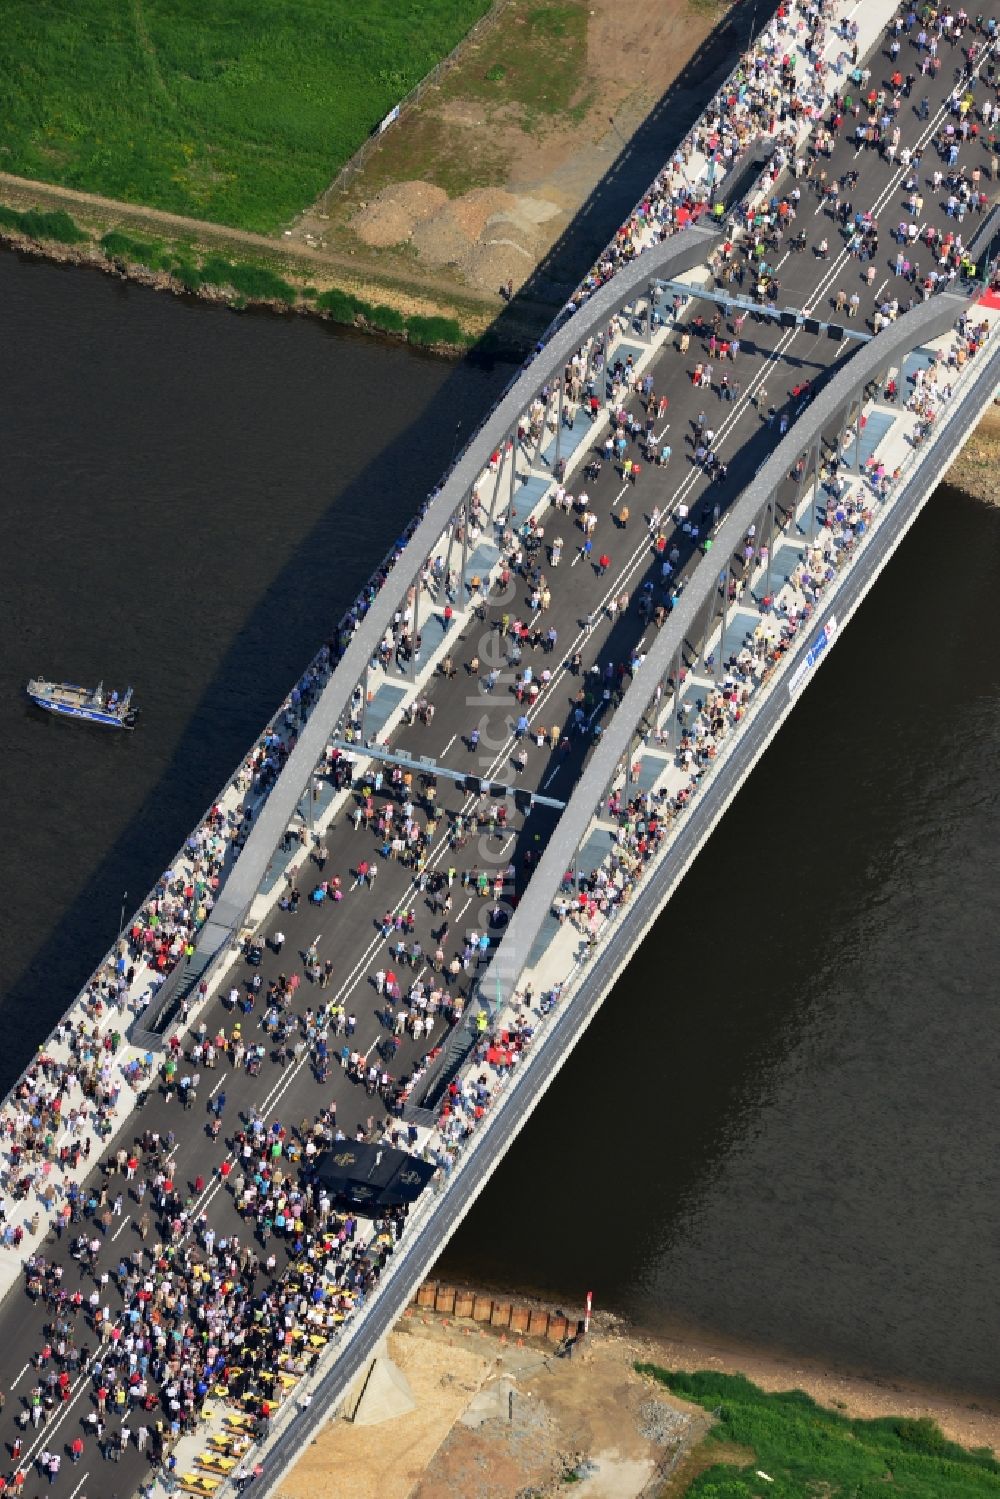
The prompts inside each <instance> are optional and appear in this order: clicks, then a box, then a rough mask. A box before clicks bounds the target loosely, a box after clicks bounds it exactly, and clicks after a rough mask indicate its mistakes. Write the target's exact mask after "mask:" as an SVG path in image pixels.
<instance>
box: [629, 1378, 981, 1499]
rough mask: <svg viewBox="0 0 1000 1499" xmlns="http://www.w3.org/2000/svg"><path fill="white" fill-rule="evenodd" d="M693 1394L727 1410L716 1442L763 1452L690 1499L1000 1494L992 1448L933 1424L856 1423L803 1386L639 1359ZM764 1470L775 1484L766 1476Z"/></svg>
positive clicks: (676, 1388) (705, 1482)
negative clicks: (780, 1390)
mask: <svg viewBox="0 0 1000 1499" xmlns="http://www.w3.org/2000/svg"><path fill="white" fill-rule="evenodd" d="M636 1368H637V1369H638V1370H639V1372H640V1373H641V1374H648V1375H651V1376H652V1378H654V1379H656V1380H658V1381H659V1383H660V1384H663V1385H666V1386H667V1388H668V1389H670V1390H672V1391H673V1393H674V1394H675V1395H678V1396H680V1397H681V1399H683V1400H693V1401H695V1402H696V1403H697V1404H698V1405H701V1406H704V1407H705V1409H706V1410H709V1411H713V1412H717V1413H718V1419H717V1424H716V1425H715V1426H714V1427H713V1428H712V1431H711V1432H710V1434H709V1436H708V1438H707V1443H708V1446H709V1450H710V1448H711V1445H712V1444H713V1443H722V1442H725V1443H733V1444H735V1445H737V1446H739V1447H743V1448H749V1449H750V1450H752V1451H753V1452H754V1453H755V1454H756V1456H755V1458H754V1460H753V1462H751V1463H749V1464H748V1465H747V1466H746V1467H743V1468H739V1467H733V1466H731V1465H728V1464H724V1463H716V1464H714V1465H713V1466H712V1467H710V1468H708V1469H706V1470H705V1471H704V1472H702V1473H700V1474H699V1475H698V1477H697V1478H696V1479H695V1480H694V1482H693V1483H692V1484H691V1487H690V1488H689V1489H688V1499H764V1496H767V1499H980V1496H1000V1463H998V1462H997V1461H996V1459H995V1458H993V1457H992V1455H991V1454H990V1453H988V1452H987V1451H986V1450H985V1449H983V1450H976V1451H972V1452H970V1451H968V1450H967V1449H966V1448H964V1447H959V1446H958V1445H957V1443H955V1442H949V1441H948V1440H947V1439H946V1438H945V1437H944V1436H943V1435H942V1433H941V1432H940V1430H939V1429H938V1427H937V1426H935V1424H934V1422H933V1421H930V1420H927V1419H923V1420H919V1421H916V1420H908V1419H906V1418H904V1417H895V1416H887V1417H884V1418H882V1419H879V1420H876V1421H862V1420H852V1419H851V1418H850V1417H848V1416H842V1415H839V1414H838V1413H837V1412H836V1411H832V1410H827V1409H826V1408H825V1407H823V1406H819V1405H817V1404H816V1402H815V1401H814V1400H811V1399H810V1397H809V1396H808V1395H805V1394H803V1393H802V1391H801V1390H791V1391H789V1392H787V1393H784V1394H779V1395H768V1394H765V1393H764V1391H763V1390H760V1389H758V1388H757V1386H756V1385H754V1384H751V1382H750V1381H749V1380H748V1379H744V1378H743V1376H742V1375H725V1374H715V1373H699V1374H674V1373H670V1372H668V1371H667V1370H665V1369H660V1368H657V1366H656V1365H655V1364H637V1365H636ZM758 1470H760V1471H761V1472H763V1473H766V1474H767V1475H768V1478H770V1479H771V1480H772V1481H771V1482H768V1479H767V1478H761V1477H759V1476H758Z"/></svg>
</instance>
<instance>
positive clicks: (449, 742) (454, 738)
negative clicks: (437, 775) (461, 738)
mask: <svg viewBox="0 0 1000 1499" xmlns="http://www.w3.org/2000/svg"><path fill="white" fill-rule="evenodd" d="M457 738H458V735H457V734H452V736H451V738H450V739H449V740H448V743H447V744H446V745H445V747H444V749H443V750H442V751H441V759H442V760H443V759H444V757H445V755H446V754H447V753H448V751H449V750H450V749H451V747H452V745H453V744H454V743H455V740H456V739H457Z"/></svg>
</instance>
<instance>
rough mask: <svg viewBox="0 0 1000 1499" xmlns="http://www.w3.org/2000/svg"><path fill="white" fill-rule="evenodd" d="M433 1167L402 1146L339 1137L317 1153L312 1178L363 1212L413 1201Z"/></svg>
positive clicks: (334, 1195)
mask: <svg viewBox="0 0 1000 1499" xmlns="http://www.w3.org/2000/svg"><path fill="white" fill-rule="evenodd" d="M436 1169H437V1168H436V1167H435V1166H434V1165H433V1164H432V1163H431V1162H429V1161H421V1160H418V1159H417V1158H416V1157H415V1156H412V1155H407V1154H406V1152H405V1151H404V1150H391V1149H389V1148H388V1147H387V1146H384V1145H366V1144H358V1143H356V1142H355V1141H353V1140H342V1141H341V1142H340V1143H339V1144H337V1145H335V1146H334V1147H333V1149H332V1150H328V1151H326V1152H325V1154H324V1155H322V1156H320V1158H319V1160H318V1161H317V1163H316V1182H317V1185H318V1186H321V1187H326V1189H327V1191H328V1192H329V1193H330V1194H331V1196H332V1197H334V1198H336V1199H338V1200H340V1201H344V1202H348V1203H350V1204H351V1205H352V1206H353V1207H358V1208H362V1209H363V1210H364V1211H366V1212H372V1211H378V1210H379V1209H382V1208H394V1207H400V1206H402V1205H403V1204H404V1203H410V1202H415V1201H416V1199H417V1198H418V1197H419V1196H420V1194H421V1192H422V1191H423V1190H424V1188H425V1187H426V1185H427V1183H428V1182H429V1181H430V1179H431V1177H432V1176H433V1175H434V1172H435V1170H436Z"/></svg>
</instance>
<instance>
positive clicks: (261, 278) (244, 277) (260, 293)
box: [201, 255, 296, 306]
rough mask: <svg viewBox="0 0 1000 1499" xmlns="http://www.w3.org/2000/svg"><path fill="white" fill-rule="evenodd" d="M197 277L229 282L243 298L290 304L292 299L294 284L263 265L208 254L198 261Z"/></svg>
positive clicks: (214, 283)
mask: <svg viewBox="0 0 1000 1499" xmlns="http://www.w3.org/2000/svg"><path fill="white" fill-rule="evenodd" d="M201 277H202V280H203V281H204V282H205V283H206V284H207V285H209V286H231V287H232V288H233V290H234V291H235V292H236V293H237V294H238V296H240V297H242V298H243V300H244V301H248V300H249V301H261V302H263V301H269V302H270V301H274V302H284V303H286V304H287V305H288V306H291V305H292V304H293V303H294V302H295V300H296V295H295V288H294V287H293V286H290V285H289V284H288V282H287V281H284V280H282V278H281V277H280V276H279V275H277V274H276V273H275V272H274V271H272V270H270V269H269V268H268V267H267V266H266V265H253V264H251V263H249V262H246V261H240V260H237V261H230V260H227V259H226V258H225V256H224V255H209V256H207V257H206V258H205V259H204V260H203V261H202V263H201Z"/></svg>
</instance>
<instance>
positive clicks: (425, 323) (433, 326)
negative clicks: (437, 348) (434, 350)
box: [406, 313, 465, 345]
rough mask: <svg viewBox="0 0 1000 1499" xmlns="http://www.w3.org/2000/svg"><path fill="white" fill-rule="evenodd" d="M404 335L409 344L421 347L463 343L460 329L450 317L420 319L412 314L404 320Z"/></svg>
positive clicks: (417, 315)
mask: <svg viewBox="0 0 1000 1499" xmlns="http://www.w3.org/2000/svg"><path fill="white" fill-rule="evenodd" d="M406 333H407V337H408V338H409V340H410V342H411V343H415V344H421V345H430V344H460V343H464V341H465V335H464V334H463V332H462V330H461V328H460V327H459V325H458V323H457V322H456V320H455V319H454V318H451V317H421V316H420V315H419V314H418V313H414V315H413V316H412V317H409V318H407V320H406Z"/></svg>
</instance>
